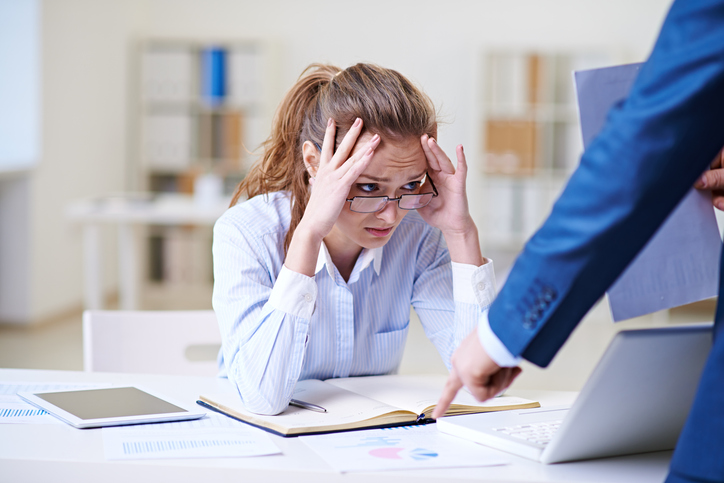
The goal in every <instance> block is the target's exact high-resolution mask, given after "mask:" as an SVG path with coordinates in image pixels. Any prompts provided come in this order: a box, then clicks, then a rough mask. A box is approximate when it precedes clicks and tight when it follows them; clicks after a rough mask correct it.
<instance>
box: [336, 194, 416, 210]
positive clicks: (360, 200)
mask: <svg viewBox="0 0 724 483" xmlns="http://www.w3.org/2000/svg"><path fill="white" fill-rule="evenodd" d="M387 199H388V198H387V197H386V196H381V197H379V198H376V197H373V198H365V197H362V196H355V197H354V198H352V201H351V202H350V205H349V209H350V210H352V211H355V212H357V213H375V212H377V211H380V210H381V209H382V208H384V207H385V205H386V204H387ZM428 203H429V201H428Z"/></svg>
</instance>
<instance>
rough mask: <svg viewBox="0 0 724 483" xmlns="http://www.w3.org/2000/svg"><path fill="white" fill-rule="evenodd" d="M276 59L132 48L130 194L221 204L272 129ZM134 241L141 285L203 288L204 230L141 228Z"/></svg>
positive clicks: (266, 49)
mask: <svg viewBox="0 0 724 483" xmlns="http://www.w3.org/2000/svg"><path fill="white" fill-rule="evenodd" d="M275 58H276V55H275V50H274V48H273V46H271V45H269V44H268V43H265V42H260V41H254V40H227V41H220V42H216V41H215V42H204V41H196V40H183V39H176V40H171V39H146V40H143V41H141V42H139V44H138V48H137V51H136V59H137V64H136V66H137V71H136V72H137V78H138V83H137V96H136V97H137V99H138V106H137V109H136V112H135V118H136V121H137V122H136V125H137V129H136V132H137V138H136V141H137V143H136V144H137V146H136V149H135V152H136V153H137V155H136V160H137V162H136V163H135V164H136V168H135V170H136V175H135V176H133V178H135V183H136V186H135V188H136V189H137V190H139V191H142V192H150V193H153V194H154V195H164V196H165V195H174V196H183V195H185V196H188V197H190V198H192V199H194V200H195V201H196V202H198V203H201V204H207V205H214V204H217V203H218V201H219V200H220V199H230V197H231V194H232V192H233V190H234V188H235V187H236V185H237V184H238V183H239V181H240V180H241V179H243V177H244V174H245V172H246V171H247V169H248V168H249V166H250V165H251V163H252V162H253V161H254V159H255V154H254V151H255V150H256V149H257V148H258V147H259V145H260V144H261V143H262V142H263V141H264V139H265V138H266V136H267V134H268V130H269V126H270V125H271V115H272V113H273V107H274V105H275V104H276V99H275V97H274V96H275V95H276V94H277V92H276V91H275V90H274V82H273V80H274V79H276V78H278V75H276V72H275V68H276V67H275V66H276V62H275V60H274V59H275ZM143 238H144V245H145V247H146V248H145V250H144V252H145V258H146V259H145V261H144V262H143V263H144V265H145V269H143V272H145V278H146V279H147V280H148V281H150V282H154V283H156V284H159V285H187V286H188V285H202V286H203V285H205V286H208V285H210V284H211V282H212V271H211V231H210V228H209V226H198V225H181V226H157V225H150V226H148V227H147V229H146V230H145V233H144V234H143Z"/></svg>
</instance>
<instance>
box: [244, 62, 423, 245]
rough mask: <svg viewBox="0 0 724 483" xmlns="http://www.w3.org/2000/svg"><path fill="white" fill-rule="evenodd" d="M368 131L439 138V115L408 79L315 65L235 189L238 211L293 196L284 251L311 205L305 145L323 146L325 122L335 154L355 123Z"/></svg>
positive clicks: (372, 69) (370, 69) (372, 68)
mask: <svg viewBox="0 0 724 483" xmlns="http://www.w3.org/2000/svg"><path fill="white" fill-rule="evenodd" d="M358 117H359V118H361V119H362V121H363V122H364V129H365V130H366V131H369V132H373V133H377V134H379V135H380V136H381V137H382V138H383V139H385V138H387V139H391V140H401V139H407V138H410V137H416V138H418V139H419V138H420V137H421V136H422V135H423V134H427V135H428V136H432V137H434V136H436V135H437V114H436V112H435V107H434V105H433V104H432V101H431V100H430V98H429V97H428V96H427V95H426V94H424V93H423V92H422V91H421V90H420V89H418V88H417V87H415V86H414V85H413V84H412V83H411V82H410V81H409V80H408V79H407V78H406V77H404V76H403V75H402V74H400V73H399V72H397V71H394V70H392V69H386V68H383V67H379V66H377V65H373V64H356V65H353V66H351V67H348V68H347V69H344V70H342V69H340V68H339V67H335V66H333V65H326V64H312V65H310V66H309V67H307V68H306V69H305V70H304V72H302V75H301V76H300V77H299V79H298V80H297V82H296V84H294V86H293V87H292V88H291V89H290V90H289V92H288V93H287V94H286V96H285V97H284V99H283V100H282V103H281V104H280V105H279V108H278V110H277V112H276V115H275V116H274V121H273V123H272V130H271V135H270V136H269V138H268V139H267V140H266V141H265V142H264V143H263V144H262V147H263V149H264V154H263V156H262V158H261V160H259V161H258V162H257V163H256V164H255V165H254V166H253V167H252V168H251V170H250V171H249V173H248V174H247V176H246V177H245V178H244V180H243V181H242V182H241V183H239V186H237V188H236V191H235V193H234V196H233V198H232V200H231V206H234V205H235V204H236V203H237V202H238V201H239V199H240V198H241V197H242V196H243V195H246V196H247V197H248V198H252V197H254V196H257V195H260V194H265V193H271V192H275V191H289V192H290V193H291V201H292V206H291V211H292V213H291V217H292V219H291V223H290V226H289V232H288V233H287V235H286V238H285V245H284V247H285V250H286V249H287V248H288V247H289V243H290V242H291V239H292V235H293V234H294V230H295V229H296V227H297V225H298V224H299V221H300V220H301V219H302V216H303V215H304V210H305V209H306V207H307V202H308V201H309V189H308V186H309V174H308V173H307V170H306V169H305V166H304V162H303V159H302V145H303V144H304V142H305V141H311V142H313V143H316V144H317V145H318V146H321V145H322V142H323V141H324V133H325V130H326V127H327V120H328V119H329V118H332V119H334V120H335V122H336V124H337V132H336V139H335V150H336V149H337V147H338V146H339V143H340V142H341V140H342V139H343V138H344V135H345V134H346V133H347V131H349V129H350V127H351V126H352V123H354V121H355V119H356V118H358Z"/></svg>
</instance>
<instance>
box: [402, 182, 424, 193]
mask: <svg viewBox="0 0 724 483" xmlns="http://www.w3.org/2000/svg"><path fill="white" fill-rule="evenodd" d="M419 187H420V182H419V181H413V182H411V183H407V184H406V185H404V186H403V187H402V189H403V190H407V191H415V190H416V189H417V188H419Z"/></svg>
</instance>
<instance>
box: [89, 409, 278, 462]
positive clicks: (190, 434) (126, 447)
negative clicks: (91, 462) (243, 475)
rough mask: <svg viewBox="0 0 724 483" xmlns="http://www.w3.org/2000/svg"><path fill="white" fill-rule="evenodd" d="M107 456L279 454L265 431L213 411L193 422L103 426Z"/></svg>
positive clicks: (180, 456) (199, 456)
mask: <svg viewBox="0 0 724 483" xmlns="http://www.w3.org/2000/svg"><path fill="white" fill-rule="evenodd" d="M103 447H104V450H105V456H106V459H109V460H135V459H168V458H226V457H240V456H265V455H270V454H278V453H280V451H279V448H278V447H277V446H276V445H275V444H274V442H273V441H272V440H271V438H269V435H268V434H266V433H265V432H264V431H262V430H260V429H256V428H252V427H251V426H249V425H247V424H244V423H240V422H238V421H234V420H233V419H230V418H227V417H221V416H217V415H215V414H210V415H207V416H206V417H204V418H202V419H198V420H195V421H179V422H173V423H159V424H144V425H138V426H126V427H114V428H104V429H103Z"/></svg>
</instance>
